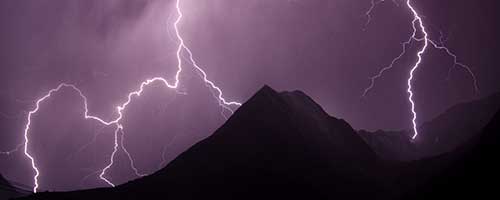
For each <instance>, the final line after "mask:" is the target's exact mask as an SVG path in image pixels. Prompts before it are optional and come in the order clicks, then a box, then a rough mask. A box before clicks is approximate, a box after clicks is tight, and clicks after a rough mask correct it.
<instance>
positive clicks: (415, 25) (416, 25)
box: [363, 0, 479, 140]
mask: <svg viewBox="0 0 500 200" xmlns="http://www.w3.org/2000/svg"><path fill="white" fill-rule="evenodd" d="M405 1H406V3H405V5H406V6H407V7H408V9H409V10H410V12H411V14H412V15H413V20H412V22H411V23H412V29H413V30H412V34H411V36H410V37H409V38H408V40H407V41H405V42H403V43H402V51H401V53H400V54H399V55H398V56H397V57H395V58H394V59H393V60H392V61H391V63H390V64H389V65H388V66H386V67H384V68H382V69H381V70H380V71H379V72H378V73H377V74H376V75H374V76H372V77H370V81H371V82H370V85H369V86H368V87H367V88H366V89H365V90H364V92H363V97H365V96H366V95H367V94H368V92H369V91H370V90H371V89H373V87H374V86H375V81H376V80H377V79H378V78H380V77H382V75H383V73H384V72H385V71H387V70H390V69H392V68H393V67H394V65H395V64H396V63H397V62H398V61H399V60H400V59H401V58H402V57H403V56H404V55H406V53H407V52H406V49H407V47H408V46H409V45H410V44H411V43H412V42H413V41H415V42H423V46H422V47H421V48H420V50H418V52H417V54H416V55H417V61H416V62H415V63H414V64H413V65H412V67H411V69H410V71H409V77H408V80H407V85H408V87H407V90H406V92H407V93H408V102H409V103H410V106H411V110H410V111H411V113H412V118H411V123H412V131H413V136H412V139H413V140H414V139H416V138H417V136H418V134H419V132H418V128H417V111H416V109H415V100H414V98H413V96H414V91H413V79H414V73H415V71H416V70H417V69H418V68H419V67H420V65H421V63H422V61H423V55H424V54H425V53H426V51H427V49H428V47H429V46H432V47H434V48H435V49H438V50H442V51H444V52H445V53H446V54H447V55H448V56H450V57H452V58H453V66H452V68H454V67H456V66H459V67H461V68H463V69H465V70H466V71H467V73H469V75H470V76H471V78H472V81H473V85H474V91H475V92H479V87H478V84H477V79H476V76H475V75H474V73H473V72H472V70H471V69H470V67H469V66H467V65H465V64H463V63H461V62H459V61H458V57H457V56H456V55H455V54H454V53H453V52H451V51H450V49H448V48H447V47H446V46H444V44H443V41H442V36H441V37H440V42H439V43H438V42H435V41H434V40H432V39H430V36H429V33H428V32H427V30H426V26H425V25H424V22H423V20H422V17H421V15H420V14H419V13H418V12H417V9H415V7H414V6H413V5H412V1H411V0H405ZM371 2H372V3H371V6H370V8H369V9H368V11H367V12H366V17H367V22H366V24H365V28H366V26H367V25H368V24H370V22H371V20H372V15H371V14H372V11H373V9H375V7H376V6H377V5H378V4H380V3H382V2H384V0H379V1H376V0H372V1H371ZM393 2H394V3H395V4H396V5H398V6H399V4H397V2H396V1H393ZM418 32H420V33H421V34H422V37H418V36H417V34H418ZM450 70H451V68H450Z"/></svg>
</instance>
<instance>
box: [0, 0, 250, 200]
mask: <svg viewBox="0 0 500 200" xmlns="http://www.w3.org/2000/svg"><path fill="white" fill-rule="evenodd" d="M180 3H181V0H176V3H175V7H176V11H177V14H178V17H177V19H176V20H175V22H174V30H175V35H176V37H177V40H178V42H179V45H178V48H177V51H176V58H177V71H176V73H175V76H174V78H175V81H174V83H173V84H171V83H169V82H168V81H167V80H166V79H164V78H162V77H154V78H151V79H147V80H145V81H144V82H142V83H141V84H140V87H139V89H138V90H135V91H132V92H130V93H129V94H128V95H127V100H126V101H125V102H124V103H122V104H120V105H119V106H117V107H116V112H117V114H118V116H117V117H116V118H115V119H114V120H111V121H106V120H104V119H102V118H100V117H97V116H93V115H89V109H88V103H87V97H86V96H85V95H84V94H83V92H82V91H81V90H80V89H79V88H78V87H76V86H75V85H73V84H68V83H61V84H59V85H58V86H57V87H56V88H54V89H51V90H49V91H48V92H47V93H46V94H45V95H44V96H42V97H41V98H39V99H38V100H37V101H36V104H35V108H34V109H33V110H31V111H29V112H28V116H27V123H26V125H25V129H24V143H23V144H20V145H18V146H17V148H16V149H14V150H12V151H8V152H1V153H2V154H11V153H13V152H15V151H17V150H19V149H20V148H21V147H23V146H24V155H25V156H26V157H27V158H28V159H29V160H30V162H31V167H32V169H33V171H34V172H35V175H34V177H33V184H34V187H33V192H34V193H36V192H37V191H38V188H39V182H38V178H39V176H40V170H39V169H38V167H37V164H36V159H35V157H34V156H33V155H32V154H31V153H30V152H29V144H30V137H29V135H30V134H29V133H30V130H31V123H32V120H33V116H34V115H35V114H37V112H38V111H39V109H40V107H41V106H42V103H43V102H45V101H47V100H48V99H49V98H50V97H52V96H53V95H54V94H55V93H57V92H60V91H61V90H62V89H65V88H69V89H71V90H72V91H76V93H77V94H78V95H79V96H80V97H81V99H82V100H83V105H84V109H85V112H84V118H85V119H88V120H94V121H96V122H98V123H100V124H102V125H104V126H115V131H114V146H113V151H112V153H111V156H110V159H109V163H108V164H107V165H106V166H105V167H104V168H103V169H102V170H100V174H99V178H100V179H101V180H103V181H104V182H106V183H107V184H109V185H110V186H112V187H114V186H115V184H113V183H112V182H111V181H110V180H109V179H107V178H106V172H107V171H108V170H109V169H110V168H111V167H112V166H113V163H114V160H115V155H116V153H117V152H118V150H119V148H120V147H121V149H122V150H123V151H124V152H125V153H126V154H127V157H128V158H129V161H130V164H131V167H132V169H133V170H134V172H135V173H136V174H137V175H138V176H144V174H141V173H139V171H138V170H137V168H136V167H135V165H134V161H133V159H132V156H131V154H130V153H129V152H128V150H126V148H125V146H124V144H123V140H124V135H125V133H124V131H123V129H124V127H123V125H122V124H121V123H120V122H121V120H122V118H123V116H124V114H123V112H124V111H125V110H126V108H127V106H128V105H129V104H130V103H131V102H132V100H133V99H134V97H135V98H137V97H140V96H141V95H142V93H143V92H144V89H145V88H146V87H147V86H149V85H150V84H152V83H161V84H163V85H164V86H165V87H166V88H168V89H173V90H176V89H177V88H178V86H179V84H180V79H179V77H180V74H181V73H182V72H183V62H182V55H183V52H186V53H187V54H188V58H189V62H190V63H191V64H192V66H193V67H194V68H195V69H196V71H197V72H198V74H199V75H200V77H201V78H202V79H203V81H204V83H205V85H206V86H207V87H208V88H209V89H210V91H211V92H212V94H213V95H214V97H215V98H216V100H217V102H218V103H219V105H220V106H221V107H222V108H223V109H225V110H227V111H229V112H230V113H233V112H234V111H233V110H232V108H231V107H232V106H241V103H239V102H236V101H227V100H226V99H225V98H224V97H223V94H222V90H221V89H220V88H219V87H217V86H216V85H215V83H214V82H213V81H211V80H209V79H208V75H207V73H206V72H205V71H204V70H203V69H202V68H201V66H200V65H199V64H198V63H197V62H196V60H195V58H194V55H193V53H192V51H191V49H190V48H189V47H188V46H187V45H186V43H185V42H184V39H183V37H182V35H181V33H180V30H179V24H180V22H181V20H182V18H183V13H182V10H181V7H180ZM176 91H177V90H176ZM119 133H122V134H121V141H119Z"/></svg>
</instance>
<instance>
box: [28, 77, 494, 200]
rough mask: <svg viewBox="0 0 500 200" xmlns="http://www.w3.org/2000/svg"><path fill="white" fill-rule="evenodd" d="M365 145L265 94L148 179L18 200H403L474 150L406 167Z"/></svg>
mask: <svg viewBox="0 0 500 200" xmlns="http://www.w3.org/2000/svg"><path fill="white" fill-rule="evenodd" d="M466 110H468V109H466ZM492 112H494V111H492ZM497 118H498V117H497ZM479 132H480V131H478V132H477V133H474V134H476V135H478V134H479ZM383 133H384V132H383ZM391 134H393V135H397V134H398V133H397V132H393V133H391ZM479 135H480V134H479ZM382 136H383V135H382ZM399 137H403V136H401V135H400V136H399ZM369 143H370V142H367V140H366V137H363V136H362V134H360V131H356V130H354V129H353V128H352V127H351V126H350V125H349V124H348V123H347V122H346V121H345V120H343V119H337V118H335V117H332V116H329V115H328V114H327V113H326V112H325V111H324V110H323V109H322V108H321V106H320V105H318V104H317V103H315V102H314V100H312V99H311V98H310V97H308V96H307V95H306V94H304V93H303V92H300V91H292V92H281V93H278V92H276V91H275V90H273V89H272V88H270V87H269V86H264V87H263V88H262V89H260V90H259V91H258V92H257V93H256V94H255V95H253V96H252V97H251V98H250V99H249V100H248V101H247V102H246V103H244V104H243V105H242V106H241V107H240V108H239V109H238V110H237V111H236V112H235V113H234V114H233V115H232V116H231V117H230V118H229V119H228V120H227V122H226V123H225V124H224V125H222V126H221V127H220V128H219V129H217V130H216V132H215V133H213V134H212V135H211V136H210V137H208V138H206V139H205V140H202V141H200V142H198V143H197V144H195V145H194V146H192V147H191V148H189V149H188V150H187V151H185V152H183V153H182V154H181V155H179V156H178V157H177V158H175V159H174V160H173V161H172V162H171V163H169V164H168V165H167V166H166V167H165V168H163V169H161V170H159V171H157V172H155V173H154V174H152V175H150V176H147V177H144V178H141V179H137V180H133V181H130V182H128V183H125V184H123V185H119V186H117V187H115V188H100V189H92V190H85V191H73V192H58V193H48V192H42V193H37V194H36V195H34V196H30V197H27V198H25V199H31V198H33V199H89V198H106V199H140V198H147V197H149V198H154V197H157V196H161V197H164V198H169V199H201V198H218V199H255V198H260V199H276V198H280V199H281V198H288V199H299V198H302V199H304V198H309V199H334V198H341V199H342V198H346V199H347V198H348V199H365V198H375V199H382V198H383V199H406V198H407V197H408V195H410V194H411V195H415V196H416V190H417V189H418V191H419V190H423V191H425V190H428V189H429V188H427V187H426V183H427V182H429V181H433V180H435V176H437V174H439V173H440V172H442V171H443V170H444V169H447V168H448V167H449V166H452V163H454V162H456V161H457V160H458V159H459V158H460V155H462V154H464V153H466V152H468V151H469V149H470V148H472V146H474V145H475V144H476V143H475V142H473V141H471V142H470V143H468V144H464V145H465V146H466V147H467V148H465V147H464V148H463V149H460V150H461V151H455V152H453V153H450V155H448V154H443V155H440V156H437V157H432V158H430V159H423V160H416V161H410V162H407V161H391V160H388V159H385V158H381V157H380V155H378V154H377V153H379V152H376V150H374V148H373V146H371V145H370V144H369ZM372 145H373V144H372ZM400 145H401V146H404V144H400ZM469 146H471V147H470V148H469Z"/></svg>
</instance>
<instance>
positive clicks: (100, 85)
mask: <svg viewBox="0 0 500 200" xmlns="http://www.w3.org/2000/svg"><path fill="white" fill-rule="evenodd" d="M414 2H415V3H414V4H415V5H416V7H417V9H418V10H419V12H421V13H422V15H423V16H424V22H425V23H426V26H427V27H428V28H429V32H430V34H431V37H432V38H433V39H438V38H439V32H440V31H442V32H443V34H444V35H445V36H446V38H447V41H446V45H447V46H448V47H449V48H450V49H451V50H452V51H453V52H455V53H456V54H457V55H458V56H459V59H460V61H461V62H463V63H465V64H468V65H469V66H471V67H472V70H473V71H474V73H475V74H476V76H477V79H478V81H479V87H480V90H481V93H480V94H474V90H473V85H472V80H471V79H470V77H469V76H468V74H467V73H466V72H465V71H464V70H462V69H459V68H457V69H456V70H453V71H452V73H451V76H450V77H448V70H449V68H450V67H451V66H452V59H451V58H450V57H448V56H446V54H444V53H443V52H440V51H436V50H429V51H428V53H427V54H425V55H424V56H425V60H424V62H423V63H422V66H421V68H419V70H418V71H417V72H416V80H415V91H416V97H415V99H416V101H417V110H418V111H419V114H420V115H419V122H420V123H421V122H423V121H426V120H430V119H432V118H433V117H434V116H436V115H437V114H439V113H440V112H442V111H443V110H444V109H446V108H447V107H449V106H451V105H453V104H455V103H458V102H462V101H466V100H471V99H474V98H479V97H483V96H487V95H489V94H491V93H493V92H497V91H500V84H499V82H498V76H499V75H500V68H499V67H498V66H497V64H496V60H495V59H497V57H498V56H496V53H498V52H500V49H499V40H497V39H496V36H498V35H499V30H497V29H498V28H497V25H496V19H498V16H497V15H498V14H496V13H497V12H496V10H495V8H498V4H499V3H498V1H496V0H483V1H480V3H478V2H479V1H465V0H460V1H457V0H415V1H414ZM173 5H174V2H173V1H152V0H143V1H118V0H109V1H101V0H85V1H83V0H81V1H76V0H74V1H67V0H50V1H49V0H22V1H13V0H11V1H8V0H6V1H0V15H1V17H0V30H1V32H0V44H1V45H0V66H1V68H0V87H1V88H0V114H1V115H0V130H1V131H0V151H2V150H9V149H12V148H14V147H15V145H16V144H19V143H21V142H22V131H23V126H24V123H25V122H26V111H28V110H30V109H33V105H34V102H33V101H34V100H35V99H36V98H38V97H40V96H42V95H43V94H44V93H45V92H46V91H47V90H49V89H51V88H53V87H55V86H57V84H59V83H60V82H67V83H73V84H76V85H77V86H78V87H80V88H81V89H82V90H83V92H84V93H85V95H87V97H88V98H89V103H90V105H89V107H90V112H91V113H92V114H94V115H98V116H101V117H103V118H106V119H111V118H113V117H114V116H115V114H116V113H114V111H115V106H116V105H117V104H118V102H122V101H124V98H125V97H126V94H128V92H130V91H131V90H132V89H136V88H137V87H138V84H139V83H140V82H141V81H143V80H144V79H146V78H149V77H152V76H163V77H165V78H172V77H173V75H174V73H175V70H176V59H175V50H176V45H177V40H176V38H175V36H174V35H173V34H174V33H173V29H172V24H173V22H174V20H175V18H176V13H175V10H174V7H173ZM181 6H182V8H183V12H184V14H185V18H184V19H183V21H182V23H181V24H180V28H181V31H182V34H183V37H184V39H185V40H186V43H187V44H188V45H189V46H190V48H191V49H192V50H193V53H194V55H195V56H196V59H197V60H198V61H199V63H200V64H201V65H202V67H204V69H205V70H206V71H207V73H208V76H209V78H210V79H211V80H213V81H214V82H215V83H216V84H217V85H218V86H220V87H221V88H222V89H223V90H224V95H225V97H227V98H228V99H230V100H237V101H240V102H244V101H245V100H246V99H248V98H249V97H250V96H251V95H252V94H253V93H254V92H256V91H257V90H258V89H259V88H260V87H262V85H263V84H268V85H270V86H271V87H273V88H275V89H277V90H295V89H299V90H303V91H304V92H306V93H307V94H308V95H310V96H311V97H313V98H314V99H315V100H316V101H317V102H318V103H320V104H321V105H322V106H323V107H324V108H325V109H326V110H327V111H328V112H329V113H330V114H331V115H333V116H335V117H340V118H344V119H346V120H347V121H348V122H349V123H351V124H352V125H353V126H354V128H356V129H368V130H375V129H407V128H409V127H410V121H409V118H410V115H409V114H410V113H409V110H408V107H409V105H408V102H407V96H406V93H405V90H406V82H405V81H406V79H407V77H408V74H407V71H408V70H409V67H410V64H411V63H412V62H414V61H415V58H416V57H415V56H414V55H415V53H413V52H415V51H416V47H418V45H414V46H413V48H410V49H408V51H409V52H411V53H410V54H408V56H405V57H403V59H402V60H401V62H399V63H398V64H397V65H396V67H395V68H394V69H393V70H391V71H388V72H387V73H386V74H385V76H384V77H383V78H382V79H379V80H378V82H377V83H376V85H375V88H374V89H373V90H372V91H371V92H370V93H369V94H368V96H367V97H366V98H364V99H362V98H361V94H362V93H363V90H364V88H365V87H367V86H368V85H369V83H370V82H369V79H368V77H370V76H372V75H374V74H376V73H377V72H378V70H379V69H380V68H382V67H384V66H386V65H387V64H389V63H390V61H391V60H392V59H393V58H394V57H395V56H397V55H398V54H399V52H400V51H401V46H400V44H401V42H403V41H404V40H406V39H407V38H408V36H409V34H410V32H411V24H410V22H411V19H412V18H411V15H410V13H409V10H408V9H406V8H405V7H403V6H400V7H397V6H396V5H394V4H393V3H392V2H391V1H386V2H385V3H381V4H379V6H378V7H376V8H375V10H374V11H373V19H372V22H371V23H370V24H369V25H368V27H367V29H366V31H363V26H364V24H365V22H366V18H365V16H364V13H365V12H366V10H367V9H368V8H369V7H370V0H205V1H201V0H184V1H183V3H182V5H181ZM187 69H188V70H187V73H184V74H183V75H182V76H181V80H182V83H181V90H182V91H183V92H186V93H187V95H180V94H176V93H175V92H173V91H169V90H165V89H164V88H162V87H160V86H159V85H158V86H157V87H156V86H153V87H151V89H148V90H147V91H146V93H145V94H144V96H143V97H141V98H140V100H138V101H134V104H133V105H132V106H131V107H130V109H129V110H128V111H127V112H126V117H125V120H124V125H125V131H126V134H127V140H126V141H125V143H126V145H127V147H128V148H129V151H130V152H131V153H132V155H134V157H135V158H136V162H137V167H138V168H139V169H140V170H141V171H142V172H145V173H151V172H153V171H154V170H156V169H158V167H159V165H160V163H161V162H162V151H164V152H165V155H164V156H163V157H164V158H165V159H166V160H167V161H168V160H170V159H172V158H174V157H175V155H177V153H178V152H180V151H182V150H184V149H185V148H187V147H189V146H190V145H191V144H192V143H193V142H196V141H198V140H200V139H202V138H204V137H206V136H208V135H209V134H210V133H211V132H212V131H213V130H215V129H216V128H217V127H218V126H219V125H221V124H222V123H223V122H224V118H223V117H222V116H221V115H220V107H218V106H217V102H216V101H215V100H214V99H213V98H212V96H211V94H210V92H209V91H208V90H207V89H206V87H205V86H204V85H203V82H202V81H201V80H200V79H199V77H198V76H197V74H196V73H195V72H194V71H193V70H192V68H189V67H188V68H187ZM81 115H82V107H81V101H80V99H78V97H77V96H76V95H75V93H73V92H62V93H59V94H58V95H55V96H54V98H53V99H51V100H50V101H47V102H46V103H44V104H43V106H42V109H41V110H40V114H38V115H36V116H35V118H34V122H33V131H32V132H31V133H30V135H32V136H33V137H32V140H33V142H32V146H31V147H30V149H31V151H32V152H35V153H34V154H35V155H36V157H37V160H38V163H39V165H40V169H41V170H42V176H41V177H40V180H41V181H40V183H41V185H42V186H41V189H42V190H70V189H80V188H89V187H99V186H105V185H104V184H103V182H102V181H99V180H98V179H97V177H96V175H95V174H94V175H92V176H89V177H88V178H87V179H84V180H83V181H82V179H83V178H84V177H85V176H86V175H88V174H91V173H92V172H94V171H97V170H99V169H101V168H102V167H103V166H104V165H105V164H106V162H107V160H108V156H109V154H110V152H111V150H112V146H111V145H112V132H113V130H112V128H104V129H101V128H102V127H101V126H99V125H98V124H96V123H95V122H91V121H84V120H82V118H81ZM95 134H99V135H98V137H96V142H95V143H91V144H90V145H89V146H87V148H82V147H83V146H84V145H86V144H88V143H89V142H91V141H92V138H93V137H94V135H95ZM118 156H119V158H118V159H117V160H118V162H117V164H116V165H115V167H113V169H111V170H110V173H109V177H112V178H111V179H112V180H113V181H115V182H117V183H122V182H124V181H127V180H130V179H131V178H134V176H133V173H132V171H131V170H130V168H129V164H128V163H127V159H125V157H123V156H124V155H123V153H120V154H119V155H118ZM0 173H2V174H4V175H5V176H6V177H8V178H10V179H13V180H16V181H18V182H21V183H25V184H28V185H31V182H32V181H31V177H32V173H33V172H32V170H31V168H30V165H29V163H28V160H27V159H26V158H25V157H24V156H23V154H22V153H21V152H18V153H15V154H13V155H11V156H2V155H0Z"/></svg>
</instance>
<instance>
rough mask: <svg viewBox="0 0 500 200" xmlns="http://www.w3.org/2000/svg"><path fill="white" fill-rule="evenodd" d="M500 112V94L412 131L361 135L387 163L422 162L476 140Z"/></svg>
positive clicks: (451, 110)
mask: <svg viewBox="0 0 500 200" xmlns="http://www.w3.org/2000/svg"><path fill="white" fill-rule="evenodd" d="M498 110H500V93H496V94H493V95H491V96H489V97H486V98H483V99H480V100H475V101H472V102H467V103H461V104H458V105H455V106H453V107H451V108H449V109H448V110H446V111H445V112H444V113H442V114H441V115H439V116H438V117H436V118H434V119H433V120H431V121H429V122H426V123H424V124H423V125H422V126H420V127H419V137H418V138H417V139H416V140H415V141H413V140H412V139H411V137H410V135H413V133H412V132H410V131H392V132H391V131H382V130H379V131H376V132H367V131H364V130H361V131H358V133H359V134H360V136H361V137H363V139H364V140H365V141H366V142H367V143H368V144H369V145H370V146H371V147H372V149H374V150H375V151H376V152H377V154H378V155H379V156H380V157H381V158H383V159H387V160H407V161H409V160H418V159H422V158H428V157H432V156H437V155H441V154H443V153H447V152H451V151H453V150H455V149H456V148H458V147H459V146H460V145H463V144H464V143H466V142H468V141H469V140H470V139H471V138H473V137H474V136H476V135H477V134H478V133H479V132H480V131H481V130H482V129H483V128H484V127H485V126H486V124H488V122H489V121H490V120H491V119H492V117H493V116H494V115H495V113H496V112H497V111H498Z"/></svg>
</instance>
